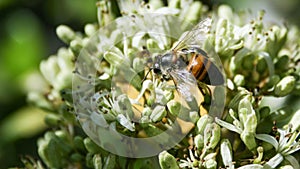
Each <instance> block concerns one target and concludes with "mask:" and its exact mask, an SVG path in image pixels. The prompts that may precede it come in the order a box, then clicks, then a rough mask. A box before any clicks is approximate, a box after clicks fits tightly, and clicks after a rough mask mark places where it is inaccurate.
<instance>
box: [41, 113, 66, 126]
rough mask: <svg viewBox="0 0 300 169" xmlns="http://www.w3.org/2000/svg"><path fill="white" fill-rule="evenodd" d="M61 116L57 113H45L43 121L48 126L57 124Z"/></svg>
mask: <svg viewBox="0 0 300 169" xmlns="http://www.w3.org/2000/svg"><path fill="white" fill-rule="evenodd" d="M61 120H62V119H61V118H60V117H59V116H58V115H57V114H52V113H51V114H47V115H46V117H45V123H46V124H47V125H49V126H58V124H59V123H60V122H61Z"/></svg>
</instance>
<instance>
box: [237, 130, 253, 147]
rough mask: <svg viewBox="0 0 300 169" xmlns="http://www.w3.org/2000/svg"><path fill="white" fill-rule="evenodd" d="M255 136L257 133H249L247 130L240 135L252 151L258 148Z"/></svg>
mask: <svg viewBox="0 0 300 169" xmlns="http://www.w3.org/2000/svg"><path fill="white" fill-rule="evenodd" d="M254 135H255V133H252V132H249V131H247V130H244V131H243V132H242V133H241V135H240V137H241V139H242V141H243V142H244V144H245V145H246V147H247V148H248V149H249V150H250V151H252V150H254V149H255V148H256V147H257V144H256V141H255V136H254Z"/></svg>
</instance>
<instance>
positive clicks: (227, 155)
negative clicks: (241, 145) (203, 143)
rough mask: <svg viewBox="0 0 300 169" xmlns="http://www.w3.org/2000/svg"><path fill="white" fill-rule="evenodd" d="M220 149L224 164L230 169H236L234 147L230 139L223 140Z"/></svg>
mask: <svg viewBox="0 0 300 169" xmlns="http://www.w3.org/2000/svg"><path fill="white" fill-rule="evenodd" d="M220 147H221V149H220V153H221V156H222V161H223V164H224V165H225V166H228V168H234V166H233V163H232V147H231V144H230V141H229V140H228V139H222V140H221V146H220Z"/></svg>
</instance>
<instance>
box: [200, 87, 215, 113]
mask: <svg viewBox="0 0 300 169" xmlns="http://www.w3.org/2000/svg"><path fill="white" fill-rule="evenodd" d="M198 87H199V90H200V92H201V94H202V95H203V102H202V103H201V105H202V107H203V108H205V109H206V110H209V106H210V105H211V97H212V93H211V89H210V88H209V87H208V86H207V85H206V84H204V83H201V82H198Z"/></svg>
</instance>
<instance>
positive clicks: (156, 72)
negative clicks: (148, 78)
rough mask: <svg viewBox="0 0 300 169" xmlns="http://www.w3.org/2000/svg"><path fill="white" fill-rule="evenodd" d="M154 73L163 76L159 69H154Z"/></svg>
mask: <svg viewBox="0 0 300 169" xmlns="http://www.w3.org/2000/svg"><path fill="white" fill-rule="evenodd" d="M153 72H154V73H155V74H161V70H160V69H157V68H154V69H153Z"/></svg>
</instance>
